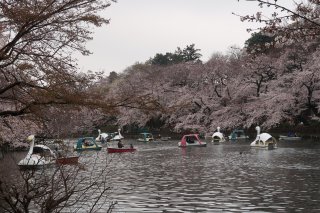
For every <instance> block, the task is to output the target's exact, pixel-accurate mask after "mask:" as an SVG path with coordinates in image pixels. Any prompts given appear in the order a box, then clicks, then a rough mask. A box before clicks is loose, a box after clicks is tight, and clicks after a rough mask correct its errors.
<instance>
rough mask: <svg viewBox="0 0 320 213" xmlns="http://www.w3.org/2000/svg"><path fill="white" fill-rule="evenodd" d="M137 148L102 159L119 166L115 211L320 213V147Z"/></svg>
mask: <svg viewBox="0 0 320 213" xmlns="http://www.w3.org/2000/svg"><path fill="white" fill-rule="evenodd" d="M130 143H133V144H134V146H135V147H136V148H137V149H138V151H137V152H135V153H121V154H119V153H115V154H107V153H106V150H105V148H104V149H103V150H102V151H101V154H100V156H101V155H102V156H105V157H106V158H107V159H112V160H111V165H110V166H111V167H112V168H115V169H114V171H113V172H112V173H111V174H110V178H109V179H108V181H110V182H109V183H110V184H112V186H113V187H114V188H113V192H112V194H111V197H110V199H111V200H114V201H118V205H117V206H116V208H115V210H114V212H223V211H225V212H320V202H319V201H320V190H319V189H320V186H319V185H320V158H319V154H320V149H319V147H313V148H308V147H292V146H291V147H290V144H289V145H288V144H284V145H283V146H282V145H281V144H279V148H278V149H276V150H271V151H268V150H257V149H250V147H249V142H245V143H237V142H233V143H231V142H226V143H224V144H221V145H213V144H211V143H209V144H208V146H207V147H190V148H178V147H177V143H178V141H165V142H158V143H139V142H135V141H130V140H127V141H125V144H130ZM91 156H93V155H91ZM83 157H85V156H83ZM87 157H88V158H90V155H87ZM111 167H110V168H111ZM102 212H103V211H102Z"/></svg>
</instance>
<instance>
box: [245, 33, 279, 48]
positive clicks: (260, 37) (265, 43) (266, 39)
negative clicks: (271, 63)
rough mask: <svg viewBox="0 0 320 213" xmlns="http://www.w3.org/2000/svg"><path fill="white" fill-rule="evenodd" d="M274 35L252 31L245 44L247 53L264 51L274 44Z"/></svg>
mask: <svg viewBox="0 0 320 213" xmlns="http://www.w3.org/2000/svg"><path fill="white" fill-rule="evenodd" d="M274 42H275V37H274V36H268V35H264V34H262V33H261V32H259V33H252V34H251V38H249V39H248V40H246V42H245V46H246V49H247V52H249V53H266V52H267V51H268V50H269V49H270V48H271V47H273V46H274Z"/></svg>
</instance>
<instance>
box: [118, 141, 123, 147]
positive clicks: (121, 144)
mask: <svg viewBox="0 0 320 213" xmlns="http://www.w3.org/2000/svg"><path fill="white" fill-rule="evenodd" d="M118 148H120V149H121V148H123V143H122V142H121V140H119V142H118Z"/></svg>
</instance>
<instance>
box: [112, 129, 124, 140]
mask: <svg viewBox="0 0 320 213" xmlns="http://www.w3.org/2000/svg"><path fill="white" fill-rule="evenodd" d="M120 130H121V129H118V132H115V133H113V134H112V135H111V139H110V141H120V140H122V139H124V137H123V136H122V135H121V132H120Z"/></svg>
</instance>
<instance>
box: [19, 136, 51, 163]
mask: <svg viewBox="0 0 320 213" xmlns="http://www.w3.org/2000/svg"><path fill="white" fill-rule="evenodd" d="M27 141H28V142H30V143H31V144H30V148H29V151H28V153H27V156H26V157H25V158H24V159H22V160H20V161H19V163H18V165H19V167H20V168H37V167H43V166H46V165H50V164H54V163H55V162H56V155H55V153H54V152H53V151H52V150H51V149H50V148H49V147H47V146H45V145H35V144H34V143H35V142H34V141H35V136H34V135H30V136H29V137H28V138H27Z"/></svg>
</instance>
